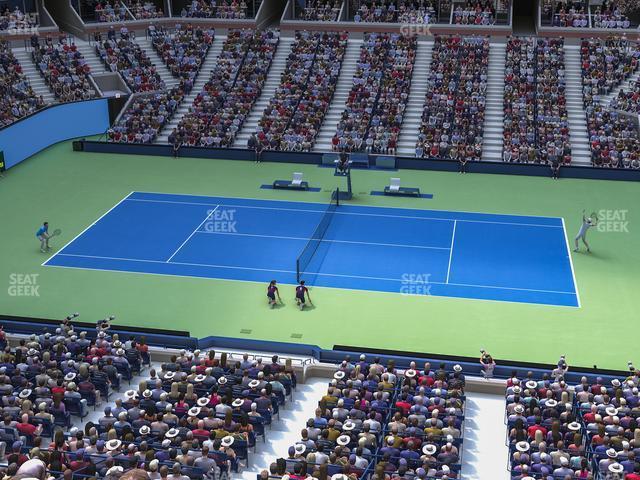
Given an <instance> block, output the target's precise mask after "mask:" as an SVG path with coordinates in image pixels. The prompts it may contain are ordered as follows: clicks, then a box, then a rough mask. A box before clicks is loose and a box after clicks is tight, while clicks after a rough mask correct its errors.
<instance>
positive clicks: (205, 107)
mask: <svg viewBox="0 0 640 480" xmlns="http://www.w3.org/2000/svg"><path fill="white" fill-rule="evenodd" d="M278 42H279V33H278V32H275V31H272V30H265V31H261V32H254V31H250V30H231V31H229V33H228V35H227V40H226V41H225V44H224V47H223V49H222V52H221V54H220V56H219V58H218V65H217V68H216V69H215V70H214V72H213V74H212V75H211V79H210V80H209V81H208V82H207V83H206V84H205V86H204V88H203V90H202V92H200V93H199V94H198V96H197V97H196V99H195V101H194V103H193V105H192V108H191V111H190V112H189V113H188V114H186V115H185V116H184V117H183V118H182V119H181V120H180V123H179V124H178V126H177V127H176V129H175V130H174V131H173V132H172V133H171V135H170V136H169V141H170V142H171V143H173V144H174V145H175V144H181V145H201V146H216V147H220V146H223V147H224V146H231V145H232V144H233V140H234V138H235V136H236V134H237V133H238V131H239V130H240V128H242V125H243V123H244V120H245V118H246V117H247V115H248V114H249V112H250V111H251V108H252V106H253V104H254V103H255V101H256V99H257V98H258V96H259V95H260V93H261V91H262V86H263V85H264V81H265V78H266V75H267V72H268V70H269V67H270V66H271V61H272V59H273V55H274V53H275V51H276V48H277V45H278Z"/></svg>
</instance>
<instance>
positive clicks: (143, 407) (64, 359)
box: [0, 316, 296, 480]
mask: <svg viewBox="0 0 640 480" xmlns="http://www.w3.org/2000/svg"><path fill="white" fill-rule="evenodd" d="M74 318H75V317H73V316H70V317H67V319H66V320H65V321H64V323H63V324H62V325H61V326H60V327H59V328H56V329H55V331H52V332H49V331H47V329H46V328H45V330H44V331H43V332H42V333H41V334H40V335H35V334H33V335H30V336H29V337H28V338H25V339H21V340H20V343H19V345H18V346H17V347H16V348H11V347H9V346H8V345H7V339H6V337H5V334H4V332H3V331H1V329H0V350H1V351H2V353H1V354H0V395H1V396H2V408H1V413H2V431H1V432H0V446H2V447H3V451H2V453H1V455H2V457H4V460H5V461H6V464H5V466H3V467H2V468H1V469H0V474H2V475H3V478H27V477H29V478H37V479H45V478H65V479H67V478H69V479H71V478H72V477H73V478H91V477H96V478H108V479H112V480H115V479H118V478H120V477H121V476H122V475H123V473H126V472H130V471H132V470H136V469H137V470H138V471H139V473H140V474H141V475H142V476H134V477H132V478H144V479H160V478H162V479H167V478H169V479H174V480H177V479H188V478H193V479H196V478H209V479H216V478H227V477H228V475H229V473H230V472H231V471H238V466H239V462H240V461H242V460H246V458H247V455H248V449H249V448H251V447H253V446H254V445H255V442H256V438H260V437H262V438H264V436H265V426H268V425H270V424H271V422H272V419H273V417H274V416H276V415H278V412H279V409H280V407H281V406H282V405H284V403H285V401H286V399H287V397H289V396H290V395H291V394H292V390H293V389H294V388H295V386H296V377H295V373H294V372H293V369H292V368H291V363H290V361H287V362H285V363H281V362H280V361H279V358H278V357H277V356H273V358H272V360H271V362H264V363H263V361H262V359H261V358H258V359H257V360H253V359H252V360H250V359H249V356H248V355H246V354H245V355H244V356H243V359H242V360H241V361H235V360H231V359H229V358H228V357H227V354H225V353H223V354H222V355H220V356H219V357H218V358H217V357H216V354H215V352H213V351H209V352H206V354H205V353H201V352H200V351H199V350H194V351H193V352H186V351H181V352H180V354H179V355H175V356H173V357H171V359H170V360H169V361H168V362H166V363H164V364H162V365H161V368H159V369H154V368H151V369H150V370H149V372H148V375H145V376H146V377H147V378H146V380H142V381H141V382H140V383H139V384H138V385H137V386H136V387H135V388H133V389H131V390H128V391H126V392H124V396H123V397H121V396H120V395H119V398H117V399H116V400H115V402H114V404H113V406H106V407H105V408H104V414H103V415H102V416H101V417H100V418H99V419H98V420H97V421H95V422H87V423H86V424H85V425H84V426H82V427H81V426H80V424H79V422H78V421H77V420H76V419H77V417H80V419H82V418H84V417H85V416H86V415H87V413H88V409H89V407H91V406H98V405H100V404H101V403H102V402H103V401H108V398H109V396H110V395H111V394H112V392H113V391H120V388H121V384H122V382H123V381H129V382H130V381H131V380H132V379H133V377H134V375H142V374H143V370H144V369H145V366H147V365H150V358H149V351H148V346H147V345H146V344H145V341H144V338H141V339H140V340H139V341H138V340H137V339H135V338H134V337H131V338H121V337H119V336H118V334H117V333H113V334H111V333H110V325H109V321H108V320H106V321H101V322H99V323H98V325H97V327H96V331H95V332H94V331H77V330H74V327H73V325H72V324H71V320H73V319H74ZM143 378H145V377H144V376H143ZM72 419H73V421H72Z"/></svg>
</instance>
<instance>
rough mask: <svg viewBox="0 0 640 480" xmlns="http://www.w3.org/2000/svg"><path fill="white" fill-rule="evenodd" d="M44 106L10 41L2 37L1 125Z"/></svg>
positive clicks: (0, 75) (0, 57)
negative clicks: (23, 71)
mask: <svg viewBox="0 0 640 480" xmlns="http://www.w3.org/2000/svg"><path fill="white" fill-rule="evenodd" d="M42 107H44V100H43V98H42V97H39V96H37V95H36V93H35V92H34V91H33V89H32V88H31V85H30V84H29V81H28V80H27V77H26V76H25V75H24V74H23V73H22V67H21V66H20V62H18V60H17V59H16V57H15V56H14V55H13V52H12V51H11V46H10V44H9V42H7V41H5V40H1V39H0V127H4V126H7V125H9V124H11V123H13V122H15V121H16V120H18V119H19V118H22V117H24V116H26V115H30V114H32V113H34V112H35V111H36V110H38V109H39V108H42Z"/></svg>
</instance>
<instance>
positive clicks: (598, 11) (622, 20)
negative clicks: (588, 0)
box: [591, 0, 631, 29]
mask: <svg viewBox="0 0 640 480" xmlns="http://www.w3.org/2000/svg"><path fill="white" fill-rule="evenodd" d="M591 26H592V27H594V28H609V29H611V28H630V27H631V22H630V21H629V18H628V17H627V16H626V15H623V14H622V12H621V11H620V9H619V8H618V5H617V3H616V2H615V1H612V0H604V2H603V3H602V5H594V6H592V7H591Z"/></svg>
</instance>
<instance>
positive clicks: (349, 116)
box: [332, 33, 417, 154]
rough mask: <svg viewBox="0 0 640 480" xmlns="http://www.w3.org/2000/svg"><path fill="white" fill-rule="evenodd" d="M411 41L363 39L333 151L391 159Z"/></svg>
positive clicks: (402, 106) (408, 72)
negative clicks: (374, 155) (374, 154)
mask: <svg viewBox="0 0 640 480" xmlns="http://www.w3.org/2000/svg"><path fill="white" fill-rule="evenodd" d="M416 47H417V41H416V38H415V37H409V36H404V35H401V34H396V33H368V34H366V35H365V38H364V41H363V44H362V46H361V48H360V58H359V60H358V63H357V66H356V71H355V74H354V76H353V85H352V88H351V91H350V92H349V96H348V97H347V101H346V105H345V107H346V108H345V110H344V111H343V113H342V116H341V118H340V121H339V122H338V126H337V129H336V134H335V135H334V137H333V139H332V147H333V149H334V150H336V151H350V152H358V151H367V152H371V153H385V154H386V153H389V154H393V153H395V150H396V147H397V139H398V136H399V132H400V126H401V124H402V119H403V114H404V109H405V107H406V104H407V100H408V96H409V88H410V85H411V75H412V72H413V63H414V60H415V54H416Z"/></svg>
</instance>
